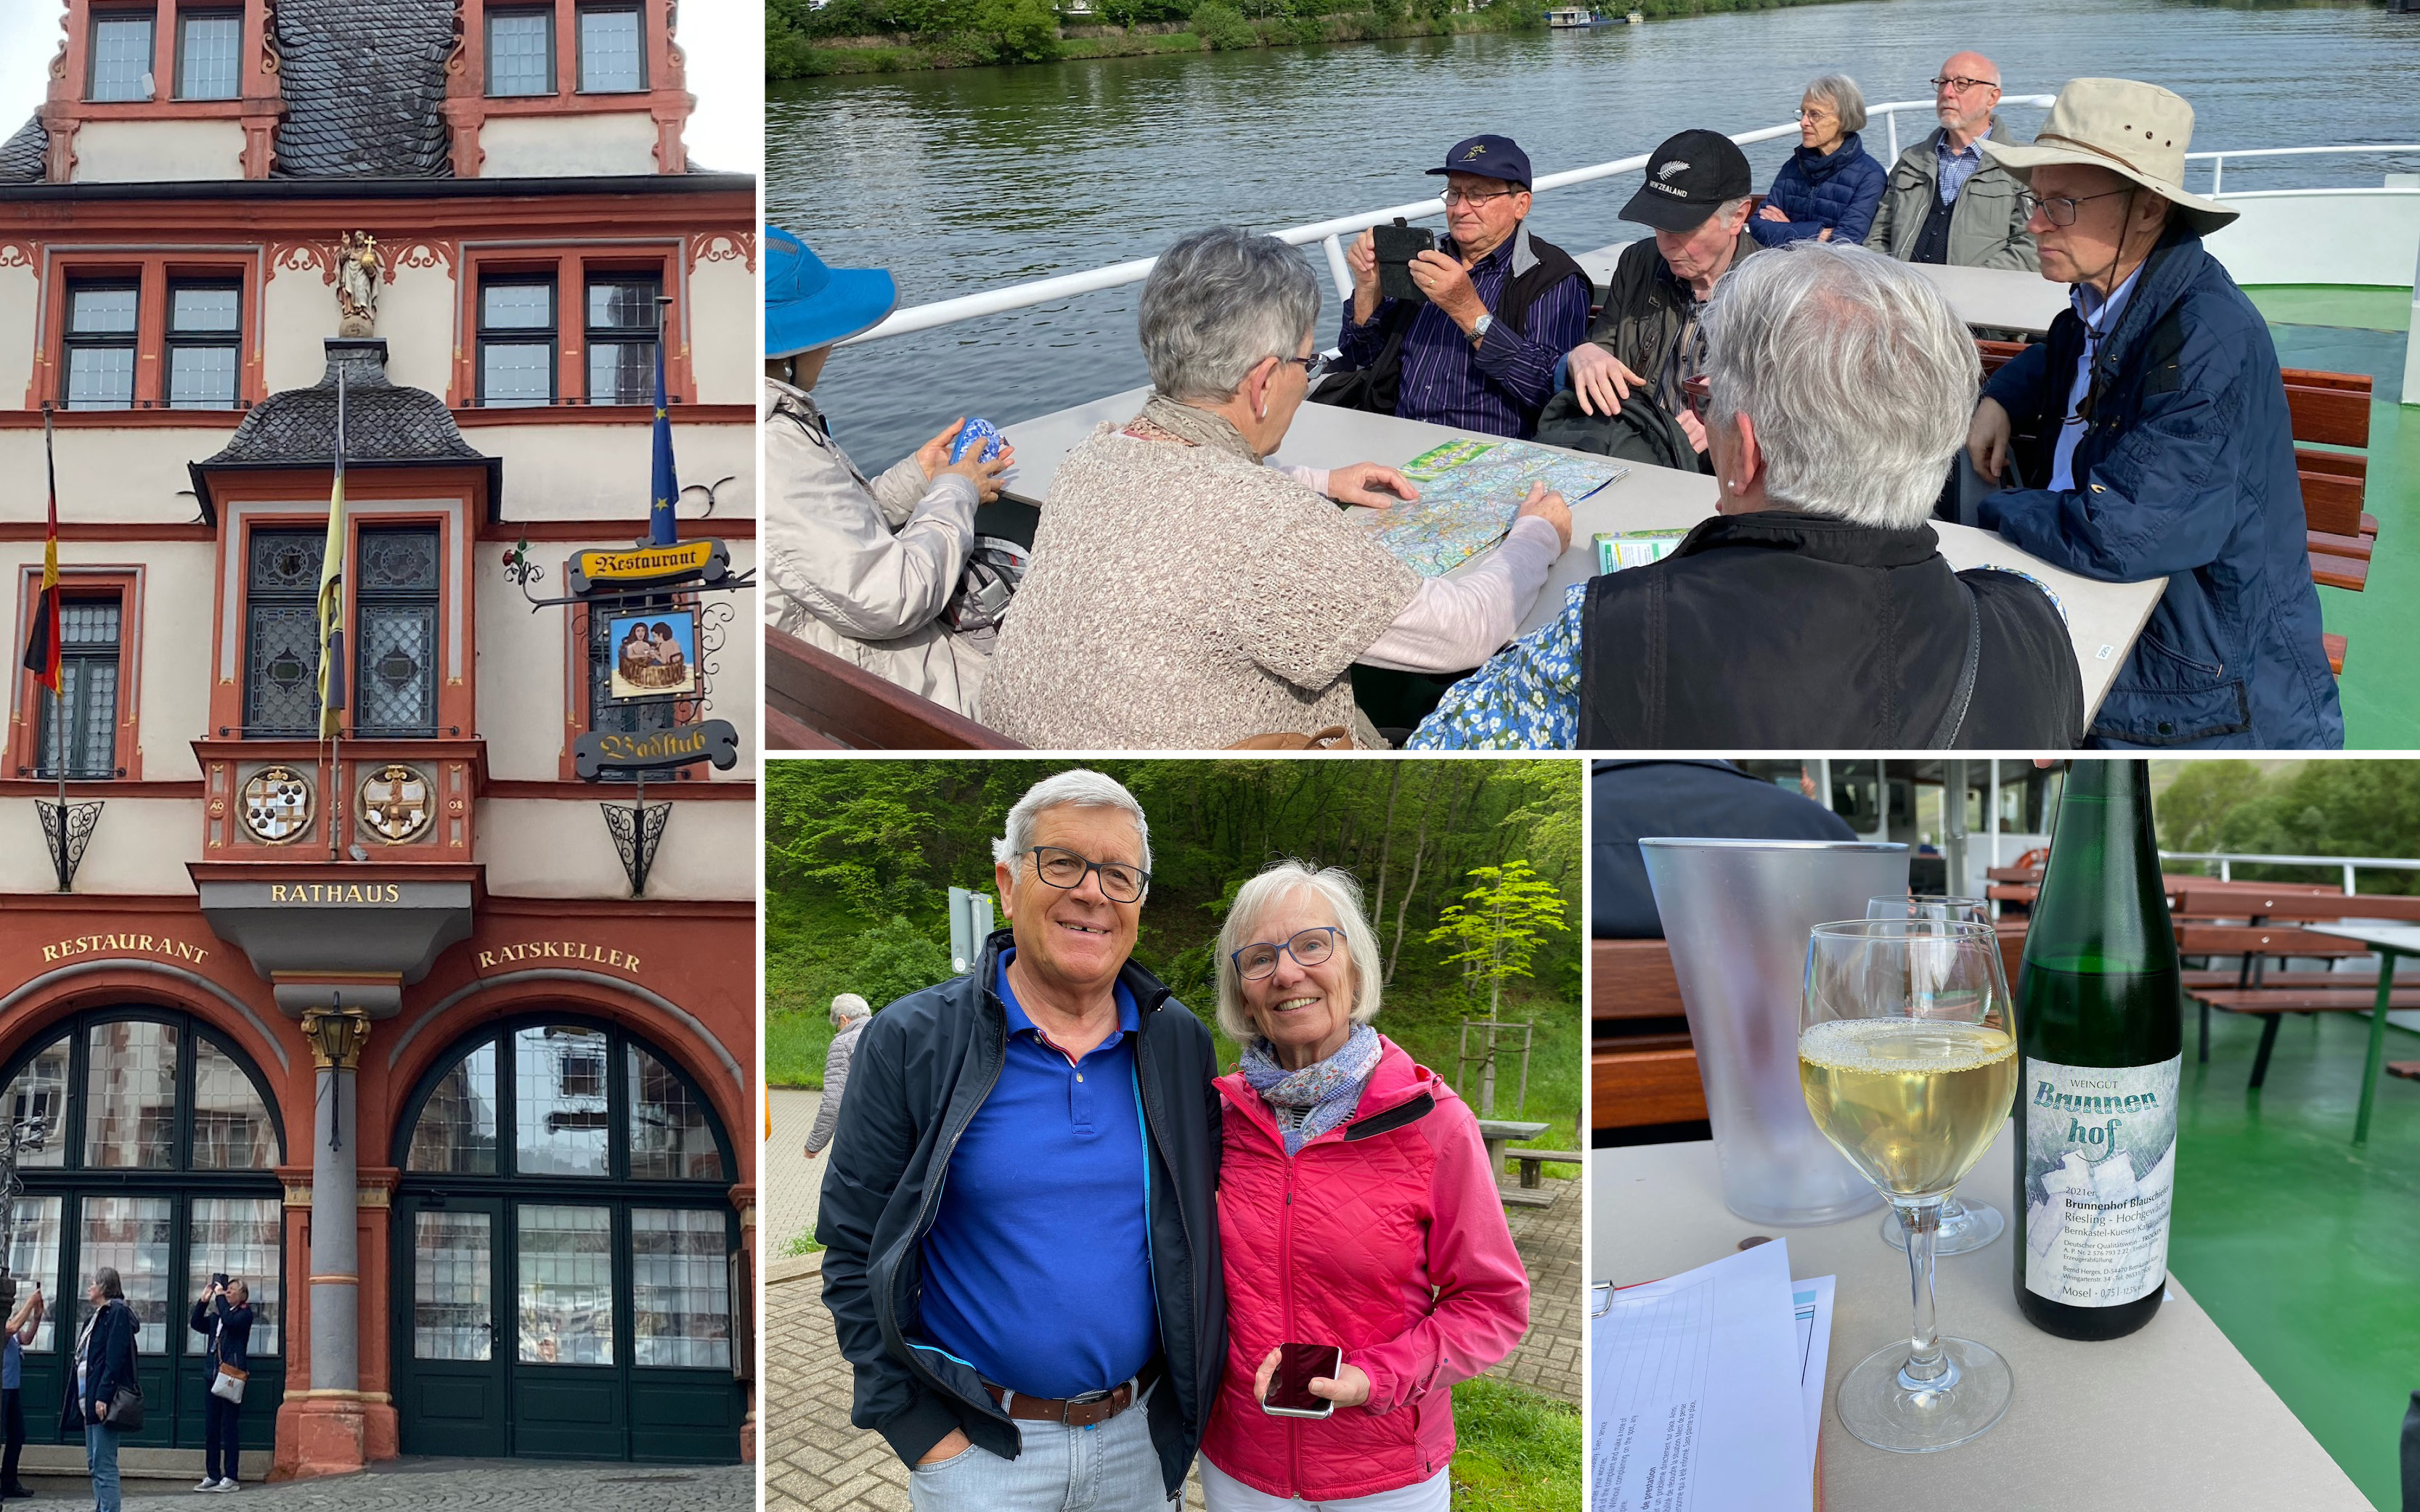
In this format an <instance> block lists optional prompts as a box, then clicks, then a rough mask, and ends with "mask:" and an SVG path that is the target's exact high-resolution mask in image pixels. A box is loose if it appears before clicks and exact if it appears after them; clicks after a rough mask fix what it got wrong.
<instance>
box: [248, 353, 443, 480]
mask: <svg viewBox="0 0 2420 1512" xmlns="http://www.w3.org/2000/svg"><path fill="white" fill-rule="evenodd" d="M339 368H341V369H343V371H344V374H345V462H346V465H347V466H349V467H359V466H362V465H364V464H365V463H366V464H371V465H378V464H381V463H395V462H474V463H485V462H487V461H489V457H488V456H487V455H485V454H483V453H480V452H475V451H473V450H472V449H471V445H470V443H469V442H468V441H465V440H462V432H461V431H460V430H459V429H458V428H457V427H456V426H455V424H454V416H453V414H452V413H451V412H450V411H448V410H447V409H446V408H445V401H444V400H442V399H441V398H439V397H438V396H437V395H435V394H433V393H429V392H428V391H427V390H426V389H410V388H404V387H401V386H400V385H397V384H396V383H394V382H392V381H390V380H389V379H388V378H387V376H386V343H385V342H383V341H380V340H377V339H375V338H372V339H367V340H351V341H348V340H336V341H331V342H329V343H328V370H327V372H326V373H324V374H322V375H321V376H320V378H319V381H318V382H317V383H315V384H313V385H312V386H311V387H309V388H307V389H287V391H286V392H285V393H272V394H271V395H270V396H269V397H268V398H267V399H264V400H262V401H261V402H260V403H259V404H256V405H255V406H253V408H252V410H251V412H250V413H248V414H246V415H245V416H244V417H243V423H242V424H240V425H238V426H237V427H236V431H235V438H234V439H233V440H230V441H228V442H227V444H226V449H225V450H224V451H222V452H220V453H219V454H218V455H216V456H213V457H209V458H207V459H205V460H204V461H203V462H202V463H201V464H200V466H202V467H204V468H221V467H298V466H301V467H308V466H313V465H324V464H326V463H328V462H329V461H331V460H333V459H334V456H335V455H336V373H337V370H338V369H339Z"/></svg>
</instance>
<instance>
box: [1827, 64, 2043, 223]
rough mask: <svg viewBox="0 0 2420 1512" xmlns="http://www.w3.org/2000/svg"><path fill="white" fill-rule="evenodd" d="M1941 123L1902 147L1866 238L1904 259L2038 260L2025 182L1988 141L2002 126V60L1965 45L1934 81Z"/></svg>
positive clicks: (1944, 65) (1936, 106)
mask: <svg viewBox="0 0 2420 1512" xmlns="http://www.w3.org/2000/svg"><path fill="white" fill-rule="evenodd" d="M1932 98H1933V110H1934V113H1935V114H1936V115H1938V116H1940V117H1941V126H1940V129H1939V130H1937V131H1933V132H1932V133H1931V135H1930V136H1927V137H1926V138H1925V139H1924V140H1923V141H1921V142H1918V143H1916V145H1915V146H1914V147H1909V148H1908V149H1907V150H1906V151H1904V152H1902V153H1900V155H1899V162H1895V163H1893V164H1892V165H1891V171H1890V183H1889V185H1888V187H1887V188H1885V190H1884V191H1883V198H1882V204H1881V206H1880V207H1879V208H1877V209H1876V210H1875V211H1874V224H1873V226H1872V228H1871V229H1870V230H1869V231H1868V232H1867V233H1866V245H1867V246H1869V247H1871V248H1873V249H1874V250H1875V251H1876V252H1886V253H1888V254H1890V255H1892V256H1894V257H1896V258H1898V259H1899V260H1900V261H1901V262H1903V263H1947V264H1949V265H1951V266H1954V267H1960V268H2019V269H2027V270H2030V269H2032V268H2034V267H2036V266H2038V261H2037V259H2036V256H2035V254H2034V240H2033V238H2031V237H2029V236H2027V235H2026V234H2025V208H2026V207H2025V203H2024V186H2023V185H2021V184H2019V183H2018V182H2017V180H2016V179H2015V178H2014V177H2010V176H2009V171H2008V170H2007V169H2006V168H2004V167H2002V166H2001V165H2000V164H1998V163H1995V162H1993V161H1992V160H1991V158H1990V157H1989V156H1988V155H1987V154H1985V153H1984V152H1983V151H1982V150H1981V148H1982V144H1983V143H1984V141H1985V140H1986V139H1988V138H1990V137H1991V135H1992V133H1993V131H1997V130H1998V129H1999V122H1998V121H1997V120H1996V119H1994V118H1993V115H1992V112H1993V109H1995V108H1996V107H1997V106H1998V105H1999V103H2000V68H1999V65H1998V64H1996V63H1993V61H1992V60H1991V59H1990V58H1987V57H1985V56H1984V55H1983V54H1980V53H1961V54H1957V55H1956V56H1954V57H1952V58H1951V59H1950V60H1949V61H1948V62H1947V63H1944V64H1943V65H1941V75H1940V77H1938V78H1936V79H1934V80H1933V81H1932Z"/></svg>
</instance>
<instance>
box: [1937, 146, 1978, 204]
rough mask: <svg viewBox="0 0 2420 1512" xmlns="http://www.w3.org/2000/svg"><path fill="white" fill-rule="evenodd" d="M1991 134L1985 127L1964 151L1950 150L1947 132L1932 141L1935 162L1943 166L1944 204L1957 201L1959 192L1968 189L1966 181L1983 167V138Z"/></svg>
mask: <svg viewBox="0 0 2420 1512" xmlns="http://www.w3.org/2000/svg"><path fill="white" fill-rule="evenodd" d="M1991 134H1992V129H1991V128H1990V127H1988V126H1986V127H1984V128H1983V133H1982V136H1978V137H1977V138H1975V140H1974V141H1972V142H1969V143H1967V144H1966V146H1965V148H1964V149H1963V150H1962V151H1953V150H1952V149H1951V148H1950V146H1949V133H1948V132H1947V131H1943V132H1941V133H1940V134H1939V135H1937V136H1935V137H1934V138H1933V139H1932V156H1933V160H1934V161H1935V162H1938V163H1939V164H1940V165H1941V184H1940V189H1941V203H1942V204H1944V205H1947V204H1949V203H1950V202H1952V201H1953V200H1955V199H1957V197H1958V192H1959V191H1960V190H1962V189H1964V188H1965V187H1966V180H1967V179H1969V178H1972V177H1975V173H1976V170H1978V169H1979V168H1981V167H1982V166H1983V147H1982V143H1983V137H1985V136H1989V135H1991Z"/></svg>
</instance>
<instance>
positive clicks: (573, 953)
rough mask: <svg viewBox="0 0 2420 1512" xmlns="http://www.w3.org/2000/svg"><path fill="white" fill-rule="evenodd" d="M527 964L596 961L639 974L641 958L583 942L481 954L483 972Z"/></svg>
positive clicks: (539, 944) (503, 948)
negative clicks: (534, 962) (527, 962)
mask: <svg viewBox="0 0 2420 1512" xmlns="http://www.w3.org/2000/svg"><path fill="white" fill-rule="evenodd" d="M523 961H593V962H596V963H597V964H599V965H608V966H615V967H618V968H620V969H621V970H624V971H628V972H632V973H636V972H637V971H638V969H639V958H638V957H637V956H635V955H632V954H630V953H629V952H628V951H627V950H613V949H607V948H606V947H604V946H601V945H590V944H588V943H586V942H585V941H582V940H532V941H530V942H528V943H527V944H525V945H499V946H497V947H496V948H495V949H491V950H482V951H480V952H479V969H480V970H482V971H493V970H494V969H495V968H496V967H497V966H499V965H513V964H519V963H520V962H523Z"/></svg>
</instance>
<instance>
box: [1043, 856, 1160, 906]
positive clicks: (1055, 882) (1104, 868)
mask: <svg viewBox="0 0 2420 1512" xmlns="http://www.w3.org/2000/svg"><path fill="white" fill-rule="evenodd" d="M1025 854H1026V855H1028V856H1032V857H1033V874H1034V875H1035V876H1037V877H1040V878H1041V879H1042V880H1043V881H1045V882H1047V883H1048V884H1050V885H1051V886H1052V887H1057V888H1058V889H1059V890H1061V891H1062V892H1073V891H1075V890H1076V889H1077V888H1078V887H1082V886H1083V885H1084V875H1085V873H1086V872H1095V873H1098V874H1099V876H1100V879H1101V896H1102V897H1104V898H1107V899H1108V900H1109V902H1111V903H1140V902H1142V894H1143V889H1144V888H1146V887H1150V886H1151V873H1150V872H1146V871H1144V870H1143V869H1142V868H1141V867H1139V866H1128V865H1126V864H1125V862H1124V861H1087V860H1085V859H1084V858H1083V857H1082V856H1078V855H1077V854H1076V853H1075V852H1074V851H1063V850H1061V849H1060V848H1059V847H1058V846H1056V845H1036V846H1034V847H1033V848H1032V849H1031V850H1029V851H1027V852H1026V853H1025Z"/></svg>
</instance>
